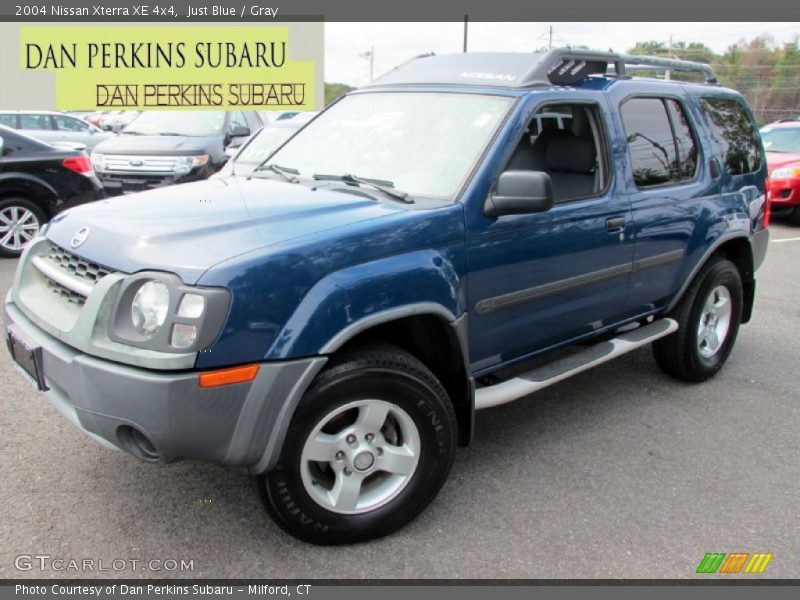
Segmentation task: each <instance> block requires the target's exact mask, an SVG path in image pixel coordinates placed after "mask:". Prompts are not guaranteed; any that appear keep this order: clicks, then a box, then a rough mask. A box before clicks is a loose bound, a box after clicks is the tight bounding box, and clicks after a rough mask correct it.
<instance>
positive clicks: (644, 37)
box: [325, 21, 800, 86]
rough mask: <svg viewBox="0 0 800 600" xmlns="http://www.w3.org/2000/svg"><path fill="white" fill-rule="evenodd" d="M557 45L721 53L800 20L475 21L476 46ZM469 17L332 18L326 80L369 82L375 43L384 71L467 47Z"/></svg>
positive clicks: (780, 38)
mask: <svg viewBox="0 0 800 600" xmlns="http://www.w3.org/2000/svg"><path fill="white" fill-rule="evenodd" d="M551 25H552V27H553V46H554V47H557V46H567V45H574V46H578V45H583V46H588V47H589V48H594V49H600V50H608V49H613V50H614V51H617V52H624V51H626V50H628V49H629V48H631V47H632V46H634V45H635V44H636V42H639V41H648V40H661V41H663V42H664V43H667V42H668V41H669V38H670V36H672V38H673V40H674V41H675V42H679V41H685V42H695V41H696V42H703V43H705V44H706V45H708V46H709V47H710V48H711V49H712V50H714V51H715V52H717V53H722V52H724V51H725V49H726V48H727V47H728V46H729V45H731V44H735V43H736V42H738V41H740V40H747V41H749V40H751V39H752V38H754V37H756V36H759V35H763V34H769V35H771V36H772V37H773V39H774V40H775V42H776V43H778V44H780V43H782V42H787V41H792V40H794V39H795V37H797V36H800V23H787V22H785V21H784V22H780V23H470V24H469V36H468V50H469V51H471V52H478V51H483V52H491V51H496V52H531V51H533V50H535V49H536V48H542V47H546V46H547V45H548V42H549V39H548V38H549V28H550V26H551ZM463 43H464V23H463V22H458V23H326V24H325V81H327V82H338V83H347V84H349V85H353V86H359V85H363V84H365V83H367V82H369V78H370V61H369V60H368V59H367V58H362V57H360V56H359V55H360V54H363V53H366V52H369V51H370V49H372V48H374V52H375V58H374V62H375V64H374V75H375V77H378V76H379V75H380V74H381V73H385V72H386V71H388V70H389V69H391V68H392V67H394V66H396V65H398V64H400V63H402V62H405V61H406V60H408V59H409V58H411V57H413V56H416V55H418V54H423V53H426V52H431V51H433V52H435V53H437V54H447V53H452V52H461V51H462V49H463Z"/></svg>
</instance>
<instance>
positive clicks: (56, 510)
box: [0, 222, 800, 578]
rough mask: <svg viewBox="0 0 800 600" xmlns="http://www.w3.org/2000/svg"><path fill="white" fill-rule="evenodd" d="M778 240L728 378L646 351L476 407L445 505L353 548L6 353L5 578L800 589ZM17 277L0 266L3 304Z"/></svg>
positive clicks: (788, 269) (793, 248)
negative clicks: (54, 385) (36, 385)
mask: <svg viewBox="0 0 800 600" xmlns="http://www.w3.org/2000/svg"><path fill="white" fill-rule="evenodd" d="M771 235H772V241H771V242H770V248H769V254H768V257H767V262H766V264H765V266H764V267H763V268H762V270H761V271H760V273H759V283H758V286H759V287H758V293H757V303H756V311H755V316H754V319H753V321H752V322H751V323H750V324H748V325H746V326H744V327H743V328H742V330H741V332H740V335H739V340H738V342H737V346H736V348H735V350H734V352H733V355H732V356H731V359H730V361H729V362H728V365H727V367H726V368H725V369H724V371H723V372H722V373H721V374H720V375H719V376H718V377H717V378H715V379H714V380H712V381H710V382H707V383H705V384H702V385H696V386H695V385H687V384H682V383H678V382H676V381H673V380H671V379H670V378H668V377H667V376H666V375H663V374H662V373H661V372H659V371H658V370H657V369H656V367H655V364H654V362H653V360H652V358H651V355H650V351H649V349H643V350H640V351H637V352H635V353H633V354H630V355H628V356H626V357H623V358H621V359H619V360H618V361H616V362H612V363H609V364H606V365H603V366H601V367H598V368H596V369H594V370H592V371H589V372H587V373H584V374H582V375H579V376H577V377H575V378H573V379H571V380H568V381H566V382H564V383H561V384H559V385H557V386H554V387H552V388H549V389H547V390H545V391H544V392H542V393H540V394H538V395H537V396H535V397H531V398H529V399H525V400H523V401H520V402H517V403H515V404H510V405H507V406H504V407H500V408H496V409H492V410H488V411H485V412H482V413H480V414H479V419H478V423H477V437H476V441H475V443H474V444H473V445H472V446H471V447H469V448H466V449H460V450H459V452H458V454H457V457H456V462H455V466H454V468H453V471H452V473H451V476H450V479H449V481H448V483H447V484H446V486H445V488H444V489H443V491H442V493H441V494H440V495H439V497H438V498H437V500H436V501H435V502H434V504H433V505H432V506H431V507H430V508H429V509H428V510H427V511H426V512H425V513H424V514H423V515H422V516H421V517H420V518H419V519H417V520H416V521H415V522H414V523H412V524H411V525H410V526H409V527H407V528H405V529H404V530H402V531H400V532H399V533H397V534H395V535H393V536H391V537H389V538H385V539H383V540H379V541H376V542H373V543H369V544H363V545H358V546H351V547H340V548H320V547H314V546H309V545H307V544H304V543H302V542H299V541H296V540H294V539H293V538H290V537H289V536H287V535H286V534H284V533H283V532H282V531H280V530H279V529H278V528H277V527H276V526H274V525H273V524H272V522H271V521H270V520H269V518H268V517H267V516H266V514H265V512H264V511H263V509H262V507H261V505H260V504H259V501H258V499H257V497H256V495H255V493H254V492H253V490H252V489H251V487H250V484H249V481H248V479H247V478H246V477H245V476H244V475H243V474H241V473H239V472H236V471H230V470H226V469H223V468H221V467H217V466H214V465H208V464H200V463H190V462H183V463H176V464H172V465H168V466H152V465H149V464H145V463H141V462H139V461H138V460H136V459H134V458H132V457H129V456H127V455H125V454H123V453H121V452H114V451H111V450H107V449H105V448H103V447H101V446H99V445H97V444H96V443H95V442H93V441H91V440H90V439H88V438H87V437H86V436H84V435H83V434H82V433H80V432H78V431H77V430H75V429H73V427H72V426H71V425H70V424H69V423H67V422H66V421H65V420H64V419H63V418H62V417H60V416H59V415H58V414H57V413H56V411H55V410H54V409H53V408H51V407H50V405H49V404H47V402H46V401H45V400H44V399H43V398H41V397H40V396H39V395H38V394H37V392H35V391H34V390H33V389H32V387H31V386H30V384H29V383H28V382H27V381H25V380H24V379H23V378H22V377H21V376H20V375H18V374H17V373H16V371H15V370H14V368H13V367H12V365H11V362H10V359H9V357H8V355H7V353H6V352H5V351H4V350H3V351H2V352H0V390H2V393H1V394H0V395H1V397H2V403H3V406H2V411H0V473H1V474H2V483H1V484H0V578H19V577H24V578H35V577H79V576H92V573H91V572H88V573H78V572H74V571H52V570H46V571H41V570H39V569H38V568H33V569H32V570H30V571H21V570H18V569H17V568H16V567H15V557H17V556H19V555H33V554H47V555H50V556H51V557H53V558H65V559H70V558H74V559H78V560H81V559H84V558H88V559H94V560H95V561H97V560H100V559H102V560H103V561H106V564H108V563H110V562H111V561H112V560H113V559H141V560H149V559H161V560H164V559H178V560H180V559H184V560H192V561H193V565H194V570H192V571H190V572H184V573H178V572H165V571H162V572H151V571H141V570H139V569H137V570H132V569H126V570H123V571H119V572H114V571H111V572H104V573H95V574H94V575H99V576H103V577H109V576H124V577H152V576H157V577H163V576H191V577H214V578H232V577H259V578H287V577H291V578H311V577H314V578H565V577H568V578H608V577H623V578H661V577H676V578H684V577H693V576H695V569H696V568H697V566H698V564H699V562H700V560H701V559H702V558H703V556H704V554H705V553H706V552H770V553H772V554H773V555H774V557H773V559H772V561H771V563H770V564H769V566H768V568H767V570H766V572H765V573H764V574H763V575H761V576H756V577H769V578H796V577H800V402H799V401H798V400H799V399H800V391H798V382H799V381H800V377H799V376H798V358H800V302H798V299H799V298H800V276H798V266H800V229H799V228H793V227H791V226H788V225H786V224H784V223H780V222H778V223H774V224H773V227H772V233H771ZM792 238H795V239H792ZM780 240H784V241H780ZM15 265H16V261H13V260H8V259H0V290H1V291H2V294H3V297H4V296H5V294H6V291H7V289H8V288H9V286H10V285H11V280H12V276H13V270H14V268H15ZM704 577H717V576H708V575H706V576H704ZM736 577H740V578H745V577H753V576H752V575H743V574H742V575H738V576H736Z"/></svg>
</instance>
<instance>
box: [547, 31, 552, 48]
mask: <svg viewBox="0 0 800 600" xmlns="http://www.w3.org/2000/svg"><path fill="white" fill-rule="evenodd" d="M547 49H548V50H552V49H553V26H552V25H550V36H549V38H548V41H547Z"/></svg>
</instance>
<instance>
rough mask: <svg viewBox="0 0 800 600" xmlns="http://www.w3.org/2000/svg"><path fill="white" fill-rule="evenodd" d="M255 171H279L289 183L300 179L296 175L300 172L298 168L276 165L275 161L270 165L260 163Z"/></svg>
mask: <svg viewBox="0 0 800 600" xmlns="http://www.w3.org/2000/svg"><path fill="white" fill-rule="evenodd" d="M234 164H235V163H234ZM253 171H254V172H255V171H272V172H273V173H277V174H278V175H280V176H281V177H283V178H284V179H285V180H286V181H288V182H289V183H297V182H298V181H299V179H298V178H297V177H296V176H297V175H299V174H300V171H298V170H297V169H291V168H289V167H281V166H280V165H276V164H274V163H270V164H268V165H264V164H260V165H258V166H257V167H256V168H255V169H253Z"/></svg>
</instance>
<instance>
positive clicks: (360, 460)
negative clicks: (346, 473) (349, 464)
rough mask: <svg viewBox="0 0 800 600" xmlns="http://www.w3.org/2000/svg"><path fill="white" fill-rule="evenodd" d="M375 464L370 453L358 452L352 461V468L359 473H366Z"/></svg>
mask: <svg viewBox="0 0 800 600" xmlns="http://www.w3.org/2000/svg"><path fill="white" fill-rule="evenodd" d="M374 464H375V457H374V456H373V455H372V452H359V453H358V454H356V457H355V458H354V459H353V466H354V467H355V468H356V469H357V470H359V471H368V470H369V469H370V467H372V465H374Z"/></svg>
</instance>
